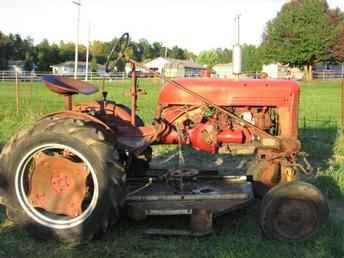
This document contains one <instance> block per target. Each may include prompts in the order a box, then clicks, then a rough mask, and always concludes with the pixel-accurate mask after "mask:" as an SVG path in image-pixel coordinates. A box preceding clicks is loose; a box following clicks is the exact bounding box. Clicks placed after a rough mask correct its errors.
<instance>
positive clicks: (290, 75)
mask: <svg viewBox="0 0 344 258" xmlns="http://www.w3.org/2000/svg"><path fill="white" fill-rule="evenodd" d="M262 72H263V73H267V74H268V76H269V78H270V79H292V80H302V79H303V78H304V73H303V71H301V70H300V68H297V67H290V66H289V65H282V64H279V63H277V64H268V65H263V69H262Z"/></svg>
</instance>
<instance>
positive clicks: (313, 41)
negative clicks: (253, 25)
mask: <svg viewBox="0 0 344 258" xmlns="http://www.w3.org/2000/svg"><path fill="white" fill-rule="evenodd" d="M335 33H336V30H335V29H334V26H333V24H332V23H331V20H330V16H329V8H328V5H327V2H326V0H298V1H292V2H289V3H287V4H285V5H284V6H283V7H282V9H281V10H280V12H279V13H278V14H277V16H276V17H275V18H274V19H272V20H271V21H269V22H268V24H267V27H266V31H265V33H264V35H263V43H262V51H263V53H264V55H265V57H266V59H265V61H270V62H271V61H272V62H280V63H284V64H288V63H289V64H291V65H297V66H302V65H303V66H304V67H305V72H306V79H312V78H311V74H312V65H313V64H314V63H315V62H319V61H323V60H326V59H327V58H328V56H329V49H330V46H331V44H332V42H333V40H334V38H335V37H336V35H335Z"/></svg>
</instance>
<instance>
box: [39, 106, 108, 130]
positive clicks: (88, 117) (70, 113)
mask: <svg viewBox="0 0 344 258" xmlns="http://www.w3.org/2000/svg"><path fill="white" fill-rule="evenodd" d="M46 118H57V119H61V118H71V119H78V120H82V121H86V122H94V123H97V124H99V125H101V126H102V127H103V128H105V129H107V130H109V131H110V132H112V133H114V131H113V129H111V128H110V127H109V126H108V125H107V124H106V123H104V122H103V121H101V120H100V119H98V118H96V117H94V116H91V115H88V114H85V113H80V112H75V111H63V112H55V113H50V114H48V115H46V116H44V117H42V118H41V120H43V119H46Z"/></svg>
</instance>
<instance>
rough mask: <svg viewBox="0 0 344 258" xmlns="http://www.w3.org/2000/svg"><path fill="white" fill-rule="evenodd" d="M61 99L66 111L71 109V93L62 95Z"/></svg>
mask: <svg viewBox="0 0 344 258" xmlns="http://www.w3.org/2000/svg"><path fill="white" fill-rule="evenodd" d="M63 101H64V109H65V110H67V111H70V110H72V107H73V99H72V96H71V95H64V96H63Z"/></svg>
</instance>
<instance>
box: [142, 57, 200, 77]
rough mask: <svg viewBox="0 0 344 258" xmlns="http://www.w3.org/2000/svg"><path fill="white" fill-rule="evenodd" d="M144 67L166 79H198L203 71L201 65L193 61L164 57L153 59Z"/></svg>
mask: <svg viewBox="0 0 344 258" xmlns="http://www.w3.org/2000/svg"><path fill="white" fill-rule="evenodd" d="M145 66H146V67H148V68H150V69H152V70H154V71H158V72H159V73H161V74H164V75H165V76H167V77H199V76H201V75H202V73H203V71H204V67H203V66H202V65H200V64H196V63H194V62H193V61H190V60H179V59H173V58H164V57H158V58H155V59H153V60H151V61H149V62H147V63H145Z"/></svg>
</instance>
